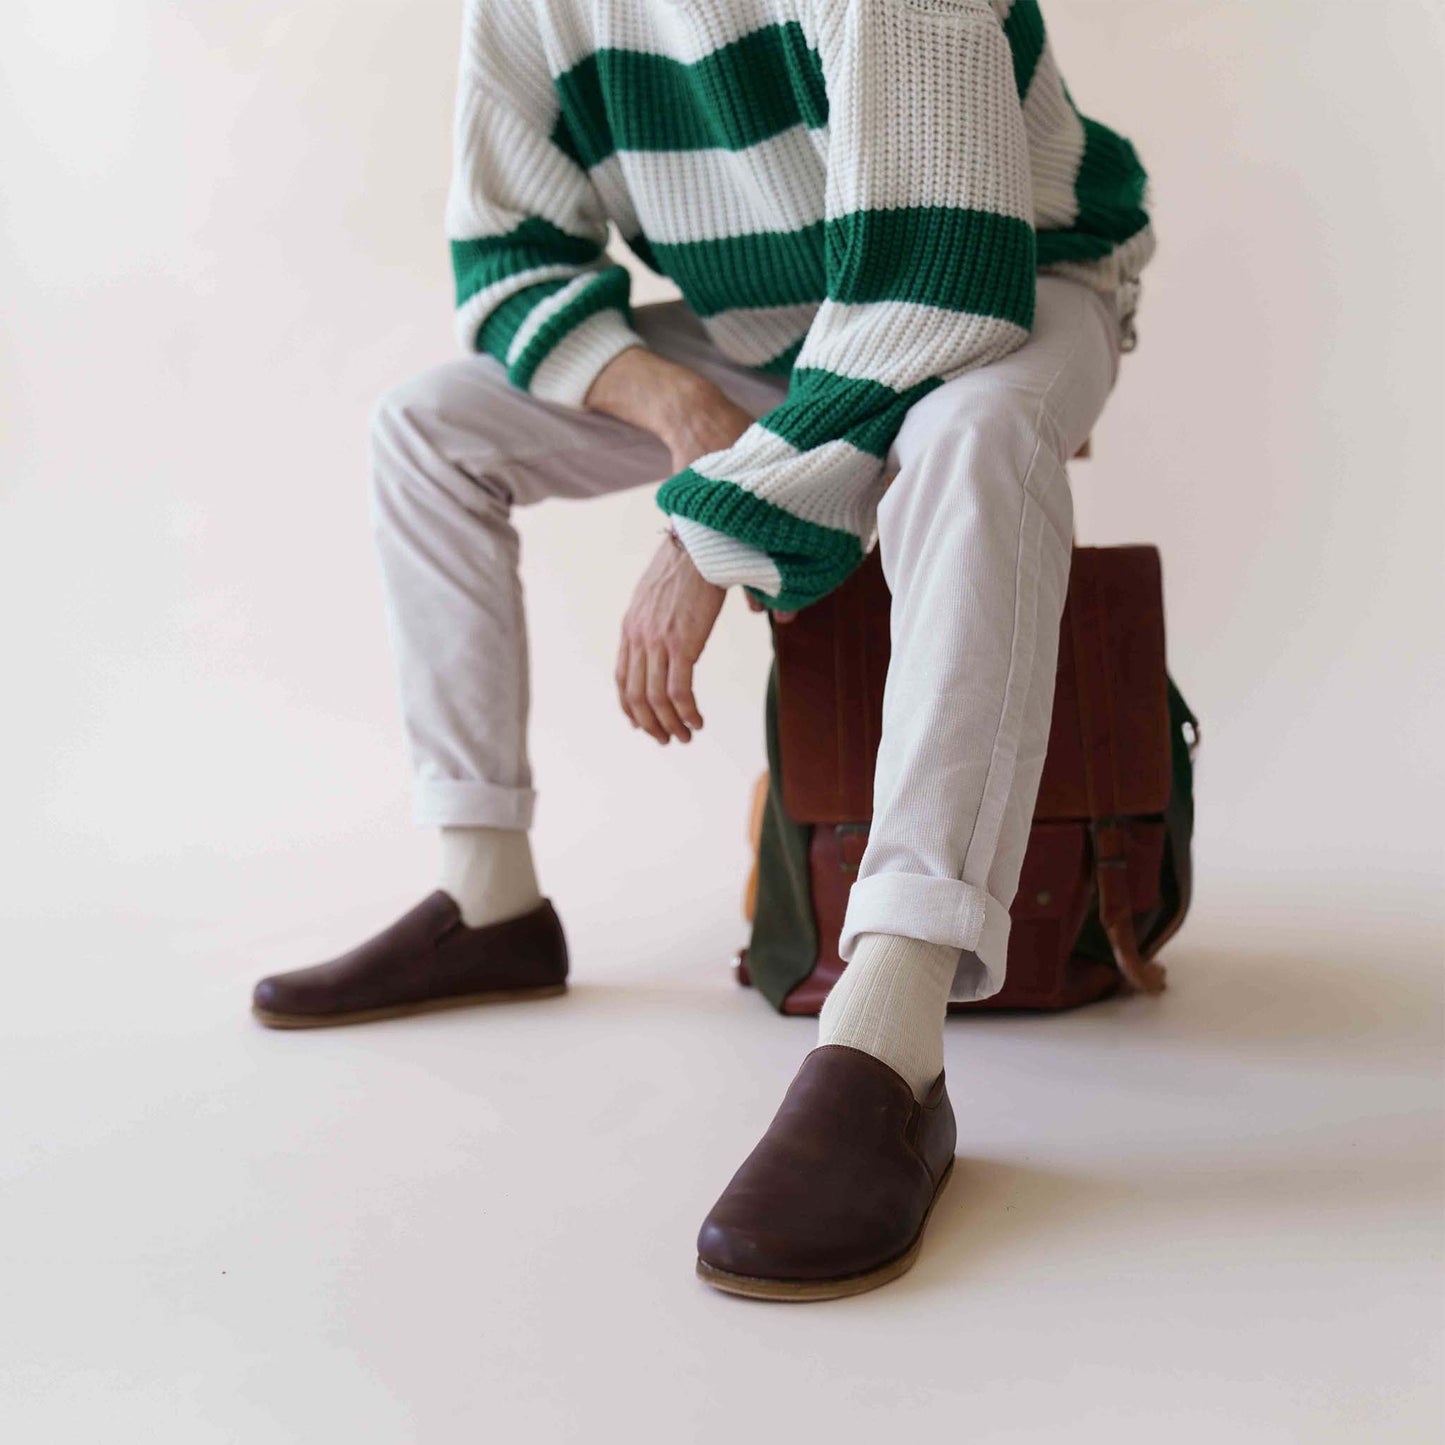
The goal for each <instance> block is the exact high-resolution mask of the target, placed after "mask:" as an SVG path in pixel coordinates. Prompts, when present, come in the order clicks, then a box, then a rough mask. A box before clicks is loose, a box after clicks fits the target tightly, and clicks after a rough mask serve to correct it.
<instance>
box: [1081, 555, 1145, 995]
mask: <svg viewBox="0 0 1445 1445" xmlns="http://www.w3.org/2000/svg"><path fill="white" fill-rule="evenodd" d="M1108 583H1109V579H1108V578H1107V577H1106V576H1104V575H1103V574H1102V573H1101V571H1100V569H1099V567H1098V566H1097V565H1091V566H1088V567H1085V568H1083V569H1082V570H1081V572H1080V575H1079V576H1078V577H1077V579H1075V581H1074V583H1073V585H1071V588H1070V592H1071V596H1070V605H1069V608H1068V609H1067V621H1068V624H1069V637H1070V641H1071V644H1072V645H1071V647H1070V648H1069V649H1068V650H1069V651H1071V652H1072V654H1073V659H1074V672H1075V679H1076V682H1077V689H1078V696H1077V699H1076V715H1077V717H1078V729H1077V732H1078V737H1079V745H1080V749H1081V753H1082V762H1083V766H1082V769H1081V772H1082V774H1083V781H1084V794H1085V816H1086V817H1087V818H1088V819H1089V835H1090V838H1091V839H1092V842H1093V851H1094V872H1095V876H1096V877H1097V878H1098V886H1099V921H1100V922H1101V923H1102V924H1103V926H1104V932H1105V934H1106V935H1107V936H1108V939H1109V945H1110V947H1111V948H1112V949H1113V953H1114V962H1115V963H1116V964H1117V965H1118V968H1119V972H1120V973H1122V974H1123V975H1124V977H1125V978H1126V979H1127V980H1128V981H1129V984H1130V986H1131V987H1133V988H1135V989H1138V990H1139V991H1140V992H1141V993H1159V992H1160V991H1161V990H1162V989H1163V988H1164V970H1163V968H1162V967H1161V966H1160V965H1159V964H1157V963H1155V962H1153V961H1152V960H1151V959H1146V958H1143V957H1141V956H1140V953H1139V943H1138V934H1137V933H1136V931H1135V927H1134V905H1133V899H1132V896H1131V892H1132V890H1131V889H1130V886H1129V879H1130V868H1129V851H1130V850H1129V820H1128V818H1127V817H1125V816H1124V815H1125V814H1126V813H1129V812H1142V811H1145V809H1143V808H1140V807H1137V806H1131V804H1132V803H1133V801H1134V798H1133V794H1132V793H1131V791H1130V789H1129V787H1128V780H1129V779H1131V778H1132V777H1134V775H1135V771H1134V767H1133V764H1134V758H1133V756H1132V755H1131V754H1130V753H1128V752H1124V751H1122V750H1123V749H1124V748H1126V747H1127V746H1128V744H1127V742H1126V741H1125V738H1127V735H1128V728H1129V723H1130V722H1131V721H1132V720H1134V718H1135V717H1137V716H1138V715H1139V714H1141V713H1144V712H1145V711H1146V709H1147V707H1148V703H1149V701H1150V698H1149V691H1150V690H1149V688H1148V687H1147V683H1146V682H1145V681H1144V680H1143V679H1144V678H1145V677H1146V675H1147V673H1148V663H1149V662H1150V661H1151V660H1152V659H1148V658H1146V659H1143V660H1138V659H1135V658H1131V657H1130V648H1129V646H1128V642H1129V638H1128V637H1127V636H1126V635H1125V634H1127V632H1128V629H1127V628H1126V627H1121V626H1120V625H1119V618H1118V616H1117V608H1116V607H1115V606H1112V605H1111V599H1108V598H1106V597H1105V595H1104V592H1105V589H1106V587H1107V586H1108ZM1125 600H1126V602H1127V600H1129V599H1125ZM1160 633H1161V637H1160V656H1161V658H1162V655H1163V638H1162V633H1163V614H1162V612H1161V614H1160ZM1131 662H1132V663H1135V664H1136V665H1137V666H1139V667H1140V669H1141V681H1140V683H1139V685H1137V686H1136V687H1135V688H1134V689H1133V690H1128V689H1125V690H1123V691H1122V693H1121V692H1120V690H1119V689H1116V688H1114V687H1112V686H1111V683H1112V682H1113V681H1114V677H1115V675H1116V674H1117V672H1119V671H1121V670H1123V669H1126V668H1128V667H1129V666H1130V664H1131ZM1157 671H1158V676H1159V682H1158V688H1157V693H1158V699H1157V701H1158V708H1159V714H1160V716H1161V717H1162V718H1163V719H1164V729H1163V730H1161V734H1160V735H1161V736H1167V728H1168V713H1169V702H1168V696H1167V694H1166V692H1165V687H1164V669H1163V665H1162V662H1161V664H1160V665H1159V667H1158V669H1157ZM1118 696H1122V697H1123V698H1124V699H1125V706H1123V707H1121V706H1120V705H1119V704H1118V701H1117V697H1118ZM1130 703H1132V707H1131V706H1129V704H1130ZM1123 758H1127V759H1128V760H1129V764H1130V766H1129V767H1127V768H1126V767H1123V766H1121V759H1123ZM1164 798H1165V800H1166V801H1167V799H1168V791H1167V789H1166V791H1165V794H1164ZM1163 806H1164V804H1163V802H1161V803H1160V804H1159V808H1160V809H1161V810H1162V808H1163Z"/></svg>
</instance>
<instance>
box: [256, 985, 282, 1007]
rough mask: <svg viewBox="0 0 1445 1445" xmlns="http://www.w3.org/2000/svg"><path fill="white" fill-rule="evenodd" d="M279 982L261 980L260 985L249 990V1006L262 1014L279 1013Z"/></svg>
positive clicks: (280, 1002)
mask: <svg viewBox="0 0 1445 1445" xmlns="http://www.w3.org/2000/svg"><path fill="white" fill-rule="evenodd" d="M281 1004H282V999H281V981H280V980H279V979H275V978H263V979H262V980H261V982H260V983H258V984H257V985H256V987H255V988H254V989H252V990H251V1005H252V1007H253V1008H258V1009H260V1010H262V1012H264V1013H280V1012H281V1011H282V1008H281Z"/></svg>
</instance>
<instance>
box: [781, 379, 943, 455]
mask: <svg viewBox="0 0 1445 1445" xmlns="http://www.w3.org/2000/svg"><path fill="white" fill-rule="evenodd" d="M941 385H942V382H941V380H940V379H939V378H938V377H936V376H930V377H927V378H926V379H925V380H923V381H920V382H919V383H918V385H917V386H911V387H909V388H908V389H907V390H906V391H894V390H893V388H892V387H889V386H884V385H883V384H882V383H881V382H878V381H867V380H864V379H862V378H860V377H856V376H838V375H837V374H836V373H834V372H831V371H824V370H822V369H821V368H818V367H799V368H798V369H797V370H795V371H794V372H793V374H792V377H791V378H790V380H789V382H788V394H787V396H786V397H785V398H784V399H783V400H782V401H781V402H779V403H778V405H777V406H775V407H774V408H773V409H772V410H771V411H770V412H767V413H765V414H764V415H763V416H762V417H761V418H759V423H758V424H759V425H760V426H763V427H765V428H766V429H767V430H768V431H770V432H772V433H773V435H774V436H779V437H782V439H783V440H784V441H785V442H788V443H789V444H790V445H791V446H793V447H794V448H795V449H796V450H798V451H800V452H806V451H811V450H812V449H813V448H814V447H820V446H822V445H824V443H826V442H830V441H835V440H836V441H845V442H850V443H852V445H853V446H855V447H857V448H858V450H859V451H862V452H868V453H869V454H870V455H871V456H875V457H879V458H880V459H881V458H883V457H886V456H887V455H888V448H889V447H890V446H892V445H893V438H894V437H895V436H897V435H898V428H899V427H901V426H902V425H903V418H904V417H905V416H906V415H907V414H908V408H909V407H911V406H912V405H913V404H914V402H916V401H921V400H922V399H923V398H924V397H925V396H927V395H928V393H929V392H930V391H932V390H933V389H934V388H935V387H938V386H941Z"/></svg>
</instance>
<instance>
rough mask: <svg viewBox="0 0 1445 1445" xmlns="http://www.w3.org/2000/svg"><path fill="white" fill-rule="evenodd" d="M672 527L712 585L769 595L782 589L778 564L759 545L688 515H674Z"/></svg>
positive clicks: (695, 564) (697, 566) (696, 565)
mask: <svg viewBox="0 0 1445 1445" xmlns="http://www.w3.org/2000/svg"><path fill="white" fill-rule="evenodd" d="M672 530H673V531H674V532H676V533H677V535H678V537H679V538H680V539H681V541H682V545H683V546H684V547H686V548H687V554H688V556H689V557H691V558H692V561H693V565H694V566H695V567H696V568H697V570H698V571H699V572H701V573H702V575H703V576H704V577H706V578H707V580H708V581H709V582H711V583H712V584H713V585H714V586H715V587H732V586H735V585H736V586H743V587H756V588H757V589H758V591H759V592H763V593H766V594H767V595H768V596H770V597H771V596H774V595H775V594H777V593H778V592H781V591H782V589H783V581H782V578H781V577H780V576H779V575H778V564H777V563H776V562H774V561H773V559H772V558H771V557H769V556H768V554H767V553H766V552H764V551H762V550H761V548H758V547H753V546H750V545H749V544H748V543H747V542H740V541H738V539H737V538H736V537H729V536H728V535H727V534H726V533H725V532H718V531H714V529H713V528H711V527H705V526H703V524H702V523H701V522H694V521H693V520H692V518H691V517H681V516H676V515H674V516H673V518H672Z"/></svg>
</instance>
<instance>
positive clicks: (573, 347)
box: [447, 0, 643, 407]
mask: <svg viewBox="0 0 1445 1445" xmlns="http://www.w3.org/2000/svg"><path fill="white" fill-rule="evenodd" d="M529 8H530V7H529V6H528V5H526V4H520V3H518V0H467V4H466V10H465V18H464V20H463V30H462V47H461V61H460V65H459V72H458V80H457V96H456V108H455V120H454V130H453V164H452V179H451V189H450V192H449V194H448V197H447V236H448V239H449V240H450V243H451V257H452V270H453V272H454V274H455V278H456V330H457V337H458V340H459V341H460V342H461V344H462V345H463V346H464V347H465V348H467V349H468V350H473V349H475V350H478V351H485V352H489V353H490V354H491V355H493V356H495V357H496V358H497V360H498V361H500V362H501V363H502V364H503V365H504V366H505V367H506V368H507V374H508V376H509V377H510V379H511V381H512V382H513V383H514V384H515V385H516V386H518V387H521V388H522V389H523V390H525V391H529V392H531V393H532V394H533V395H535V396H538V397H540V398H542V399H543V400H546V401H552V402H558V403H561V404H563V405H567V406H574V407H580V406H581V405H582V402H583V400H584V398H585V397H586V395H587V392H588V389H589V388H590V387H591V385H592V382H593V380H594V379H595V378H596V376H597V373H598V372H599V371H601V370H602V368H603V367H604V366H605V365H606V364H607V363H608V362H609V361H611V360H612V358H613V357H614V356H616V355H617V353H618V352H620V351H622V350H625V349H626V348H627V347H629V346H640V345H642V344H643V342H642V339H641V338H640V337H639V336H638V335H637V334H636V333H635V332H634V331H633V330H632V326H631V319H632V318H631V309H630V284H629V278H628V275H627V271H626V270H625V269H624V268H623V267H621V266H618V265H615V264H613V263H612V262H610V261H609V260H608V258H607V255H606V245H607V219H606V215H605V213H604V211H603V208H602V204H601V201H600V200H599V198H598V196H597V193H596V190H595V189H594V187H593V185H592V182H591V180H590V178H589V177H588V175H587V172H586V171H585V170H584V169H583V168H582V166H581V165H580V164H579V163H578V162H577V160H576V159H575V158H574V156H573V155H572V154H570V153H569V151H570V145H569V142H568V139H567V133H566V129H565V127H564V125H563V124H562V122H561V120H560V118H559V107H558V104H557V99H556V95H555V92H554V90H553V88H552V83H551V77H550V75H549V73H548V70H547V67H546V63H545V60H544V58H543V55H542V53H541V47H540V44H539V42H538V39H537V35H536V31H535V25H534V24H533V23H532V21H531V17H530V15H529V14H528V10H529Z"/></svg>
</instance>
